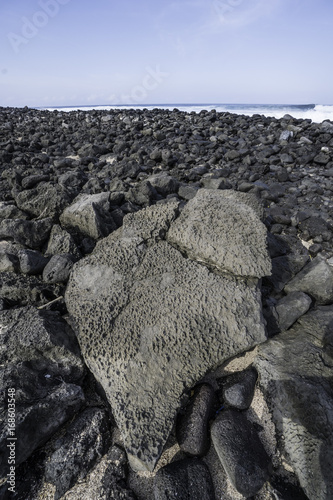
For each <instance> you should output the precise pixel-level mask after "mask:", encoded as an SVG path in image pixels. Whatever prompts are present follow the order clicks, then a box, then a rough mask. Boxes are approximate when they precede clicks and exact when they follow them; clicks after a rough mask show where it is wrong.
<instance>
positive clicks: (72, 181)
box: [0, 108, 333, 500]
mask: <svg viewBox="0 0 333 500" xmlns="http://www.w3.org/2000/svg"><path fill="white" fill-rule="evenodd" d="M0 335H1V344H0V345H1V350H0V358H1V363H0V380H1V385H0V388H1V402H0V404H1V410H0V441H1V447H0V471H1V476H0V479H1V481H0V499H15V500H44V499H47V500H58V499H64V500H79V499H80V500H91V499H96V500H97V499H101V500H109V499H114V500H135V499H136V500H173V499H178V500H220V499H221V500H241V499H245V498H248V499H253V500H303V499H305V500H306V499H309V500H330V499H332V498H333V475H332V470H333V386H332V380H333V378H332V373H333V371H332V369H333V122H331V121H328V120H327V121H324V122H322V123H314V122H312V121H311V120H310V119H305V120H301V119H295V118H293V117H292V116H290V115H285V116H284V117H283V118H282V119H276V118H272V117H265V116H263V115H253V116H244V115H235V114H231V113H228V112H223V113H219V112H216V111H215V110H211V111H201V112H200V113H195V112H191V113H186V112H182V111H179V110H178V109H174V110H172V111H171V110H162V109H153V110H148V109H126V110H124V109H114V110H98V111H96V110H91V111H80V110H77V111H71V112H67V113H66V112H62V111H57V110H55V111H47V110H43V111H42V110H35V109H29V108H22V109H18V108H0Z"/></svg>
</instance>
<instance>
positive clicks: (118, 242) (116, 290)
mask: <svg viewBox="0 0 333 500" xmlns="http://www.w3.org/2000/svg"><path fill="white" fill-rule="evenodd" d="M209 193H210V191H206V190H205V191H204V192H203V193H202V194H201V199H203V200H204V199H205V196H207V197H209V196H210V195H209ZM221 193H222V192H221ZM209 199H210V198H209ZM177 205H178V204H177V203H173V202H172V203H171V204H166V205H160V206H154V207H151V208H147V209H145V210H142V211H141V212H140V213H139V214H138V215H137V216H136V215H130V216H127V217H125V219H124V227H123V228H122V229H119V230H118V231H116V232H114V233H112V234H111V235H110V236H109V237H108V238H105V239H104V240H102V241H101V242H100V243H98V244H97V246H96V249H95V250H94V252H93V254H92V255H91V256H89V257H87V258H86V259H84V260H82V261H80V262H79V263H77V264H75V265H74V268H73V271H72V273H71V277H70V280H69V283H68V288H67V292H66V304H67V307H68V310H69V312H70V314H71V315H72V317H73V319H74V323H75V325H76V328H77V331H78V336H79V343H80V346H81V349H82V353H83V356H84V358H85V361H86V363H87V365H88V366H89V368H90V370H91V371H92V372H93V373H94V375H95V377H96V378H97V380H98V381H99V382H100V383H101V384H102V386H103V388H104V390H105V392H106V395H107V397H108V399H109V401H110V404H111V406H112V409H113V413H114V417H115V419H116V422H117V424H118V426H119V428H120V430H121V432H122V435H123V438H124V443H125V446H126V449H127V452H128V456H129V459H130V464H131V466H132V467H133V468H134V469H136V470H139V469H149V470H152V469H153V468H154V466H155V463H156V461H157V459H158V458H159V456H160V454H161V452H162V449H163V446H164V444H165V441H166V439H167V437H168V435H169V433H170V430H171V428H172V425H173V421H174V417H175V415H176V412H177V410H178V409H179V407H180V405H181V398H182V394H183V392H184V389H185V388H190V387H192V386H193V385H194V384H195V383H196V382H198V381H199V380H200V379H201V378H202V376H203V375H204V374H205V373H206V372H207V371H208V370H209V369H211V368H214V367H216V366H218V364H220V363H221V362H223V361H224V360H226V359H228V358H230V357H231V356H233V355H235V354H237V353H239V352H242V351H245V350H247V349H249V348H251V347H253V346H254V345H257V344H258V343H261V342H263V341H265V339H266V335H265V328H264V323H263V318H262V313H261V303H260V290H259V288H258V285H257V281H256V280H247V281H246V280H241V279H237V278H235V277H233V276H231V275H229V276H228V275H224V276H222V275H218V274H214V273H212V272H210V271H209V270H208V269H207V268H206V267H205V266H203V265H201V264H198V263H197V262H195V261H193V260H191V259H187V258H185V257H183V255H182V254H181V253H180V252H179V251H178V250H177V249H175V248H173V247H172V246H171V245H170V244H169V243H167V242H166V241H163V240H161V237H163V236H164V234H165V231H166V229H167V227H168V226H169V225H170V224H171V229H172V226H173V224H177V226H179V224H178V221H177V220H176V221H175V222H172V221H173V220H174V219H175V217H176V216H177V213H178V212H177ZM234 206H235V207H237V204H236V203H234ZM212 209H213V207H212ZM248 210H250V209H249V208H248ZM189 217H191V213H190V214H189ZM252 217H253V222H254V223H255V224H261V223H260V221H259V219H258V218H256V217H255V215H254V213H253V215H252ZM254 229H255V228H254ZM263 238H264V239H265V237H264V235H263ZM257 239H258V238H257ZM229 240H230V238H229ZM231 244H232V242H231ZM258 244H259V243H258ZM259 246H260V244H259ZM262 247H264V242H263V243H262ZM253 255H254V259H255V255H256V253H255V252H253ZM240 259H241V256H240ZM267 260H268V261H269V259H267ZM252 264H253V266H252V267H254V264H255V262H254V263H252ZM249 265H250V266H251V263H250V262H249ZM266 266H267V268H268V267H269V266H268V264H266Z"/></svg>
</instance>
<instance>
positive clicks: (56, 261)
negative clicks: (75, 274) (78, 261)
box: [43, 253, 74, 283]
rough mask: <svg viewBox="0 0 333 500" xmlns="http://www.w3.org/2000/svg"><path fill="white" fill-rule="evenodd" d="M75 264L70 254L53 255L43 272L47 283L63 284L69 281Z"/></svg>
mask: <svg viewBox="0 0 333 500" xmlns="http://www.w3.org/2000/svg"><path fill="white" fill-rule="evenodd" d="M73 264H74V259H73V256H72V255H70V254H66V253H64V254H60V255H53V257H51V259H50V261H49V262H48V264H47V265H46V266H45V268H44V271H43V281H45V283H62V282H65V281H67V280H68V277H69V273H70V272H71V269H72V267H73Z"/></svg>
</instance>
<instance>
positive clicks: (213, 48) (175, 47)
mask: <svg viewBox="0 0 333 500" xmlns="http://www.w3.org/2000/svg"><path fill="white" fill-rule="evenodd" d="M0 37H1V44H0V47H1V52H0V105H1V106H24V105H28V106H55V105H59V106H60V105H79V104H112V103H114V104H149V103H277V104H279V103H280V104H282V103H286V104H287V103H289V104H293V103H295V104H297V103H316V104H333V96H332V93H333V85H332V83H333V55H332V53H333V51H332V47H333V2H332V0H193V1H192V0H189V1H186V0H179V1H168V0H121V1H118V0H95V1H92V0H89V1H88V0H11V1H9V0H7V1H5V0H3V1H2V2H1V4H0Z"/></svg>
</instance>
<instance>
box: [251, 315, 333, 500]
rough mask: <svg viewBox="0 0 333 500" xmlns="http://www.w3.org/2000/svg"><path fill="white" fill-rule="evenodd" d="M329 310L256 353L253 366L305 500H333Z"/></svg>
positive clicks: (332, 333) (331, 318)
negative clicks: (309, 499) (308, 499)
mask: <svg viewBox="0 0 333 500" xmlns="http://www.w3.org/2000/svg"><path fill="white" fill-rule="evenodd" d="M332 325H333V306H322V307H319V308H318V309H317V310H313V311H310V312H308V313H307V314H306V315H304V316H303V317H302V318H300V319H299V320H298V322H297V323H296V324H295V325H294V326H293V327H292V328H291V329H290V330H288V331H287V332H284V333H282V334H280V335H278V336H276V337H274V338H273V339H271V340H269V341H268V342H267V343H265V344H263V345H262V346H260V347H259V351H258V356H257V359H256V360H255V366H256V368H257V370H258V372H259V374H260V384H261V386H262V388H263V390H264V391H265V394H266V398H267V401H268V404H269V406H270V409H271V411H272V416H273V420H274V422H275V425H276V428H277V431H278V434H279V436H280V440H281V443H282V445H283V447H284V449H285V453H286V454H287V457H288V459H289V461H290V463H291V465H292V467H293V469H294V470H295V472H296V474H297V476H298V478H299V481H300V484H301V486H302V488H303V489H304V491H305V493H306V494H307V496H308V497H309V498H311V499H312V498H313V499H316V500H329V499H331V498H333V476H332V464H333V437H332V436H333V387H332V373H333V359H332V358H333V329H332Z"/></svg>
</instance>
